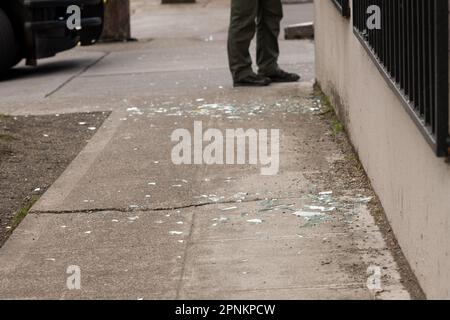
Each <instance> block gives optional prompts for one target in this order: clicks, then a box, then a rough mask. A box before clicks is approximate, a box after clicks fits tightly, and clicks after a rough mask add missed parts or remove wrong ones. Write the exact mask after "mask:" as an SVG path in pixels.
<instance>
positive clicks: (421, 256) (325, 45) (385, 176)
mask: <svg viewBox="0 0 450 320" xmlns="http://www.w3.org/2000/svg"><path fill="white" fill-rule="evenodd" d="M315 17H316V21H315V39H316V40H315V41H316V76H317V81H318V83H319V84H320V85H321V87H322V89H323V90H324V92H325V93H326V94H328V95H329V96H330V98H331V100H332V101H333V103H334V105H335V106H336V109H337V111H338V113H339V115H340V117H341V119H342V120H343V121H344V122H345V124H346V128H347V131H348V134H349V136H350V139H351V141H352V143H353V144H354V146H355V149H356V150H357V152H358V154H359V156H360V159H361V162H362V163H363V165H364V167H365V170H366V172H367V174H368V176H369V177H370V179H371V181H372V184H373V187H374V189H375V191H376V192H377V194H378V195H379V197H380V199H381V202H382V204H383V207H384V209H385V211H386V214H387V216H388V218H389V220H390V223H391V225H392V228H393V230H394V232H395V235H396V236H397V239H398V240H399V243H400V246H401V247H402V250H403V252H404V254H405V255H406V257H407V259H408V261H409V262H410V264H411V267H412V269H413V271H414V272H415V274H416V276H417V278H418V279H419V282H420V284H421V286H422V288H423V289H424V291H425V293H426V295H427V297H428V298H432V299H433V298H447V299H450V222H449V216H450V164H449V163H446V162H445V159H440V158H437V157H436V156H435V155H434V153H433V151H432V150H431V148H430V147H429V145H428V144H427V142H426V141H425V140H424V138H423V137H422V135H421V133H420V132H419V130H418V129H417V127H416V126H415V124H414V123H413V122H412V120H411V118H410V117H409V115H408V114H407V112H406V111H405V110H404V108H403V106H402V105H401V103H400V101H399V99H398V98H397V96H396V95H395V94H394V93H393V91H392V90H391V89H390V88H389V86H388V85H387V83H386V82H385V80H384V79H383V77H382V76H381V74H380V73H379V71H378V69H377V68H376V66H375V65H374V63H373V62H372V60H371V59H370V58H369V56H368V54H367V53H366V51H365V50H364V48H363V47H362V46H361V44H360V42H359V41H358V40H357V39H356V37H355V36H354V34H353V30H352V22H351V20H347V19H344V18H343V17H342V16H340V14H339V12H338V11H337V9H336V7H335V6H334V5H333V4H332V3H331V1H329V0H316V1H315Z"/></svg>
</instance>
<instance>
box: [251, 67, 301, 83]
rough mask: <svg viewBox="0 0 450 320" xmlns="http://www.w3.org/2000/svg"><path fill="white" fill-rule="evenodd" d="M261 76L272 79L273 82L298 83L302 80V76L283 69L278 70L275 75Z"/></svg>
mask: <svg viewBox="0 0 450 320" xmlns="http://www.w3.org/2000/svg"><path fill="white" fill-rule="evenodd" d="M260 75H262V76H264V77H267V78H270V80H271V81H272V82H297V81H299V80H300V76H299V75H298V74H296V73H289V72H286V71H284V70H281V69H278V70H277V71H276V72H275V73H273V74H260Z"/></svg>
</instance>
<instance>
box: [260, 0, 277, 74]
mask: <svg viewBox="0 0 450 320" xmlns="http://www.w3.org/2000/svg"><path fill="white" fill-rule="evenodd" d="M282 18H283V7H282V5H281V0H260V1H259V9H258V18H257V48H256V56H257V58H256V60H257V64H258V68H259V73H261V74H271V73H274V72H276V71H277V70H278V56H279V55H280V50H279V47H278V37H279V35H280V22H281V19H282Z"/></svg>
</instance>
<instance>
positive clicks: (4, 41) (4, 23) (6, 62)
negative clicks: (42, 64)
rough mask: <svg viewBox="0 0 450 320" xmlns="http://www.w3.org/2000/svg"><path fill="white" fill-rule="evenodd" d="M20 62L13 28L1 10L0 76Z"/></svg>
mask: <svg viewBox="0 0 450 320" xmlns="http://www.w3.org/2000/svg"><path fill="white" fill-rule="evenodd" d="M20 60H21V59H20V56H19V46H18V44H17V39H16V36H15V34H14V29H13V26H12V24H11V21H9V18H8V16H7V15H6V14H5V12H4V11H3V10H2V9H0V74H3V73H5V72H6V71H7V70H9V69H10V68H11V67H13V66H14V65H16V64H17V63H18V62H19V61H20Z"/></svg>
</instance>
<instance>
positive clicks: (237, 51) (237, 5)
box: [228, 0, 258, 82]
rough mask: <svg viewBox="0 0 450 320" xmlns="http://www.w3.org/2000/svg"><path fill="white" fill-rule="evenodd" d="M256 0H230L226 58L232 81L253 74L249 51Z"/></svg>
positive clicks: (256, 8)
mask: <svg viewBox="0 0 450 320" xmlns="http://www.w3.org/2000/svg"><path fill="white" fill-rule="evenodd" d="M257 10H258V0H231V19H230V28H229V32H228V60H229V64H230V70H231V74H232V76H233V80H234V82H238V81H240V80H242V79H244V78H246V77H248V76H249V75H252V74H253V70H252V59H251V56H250V53H249V47H250V42H251V41H252V39H253V37H254V36H255V31H256V22H255V21H256V15H257Z"/></svg>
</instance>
